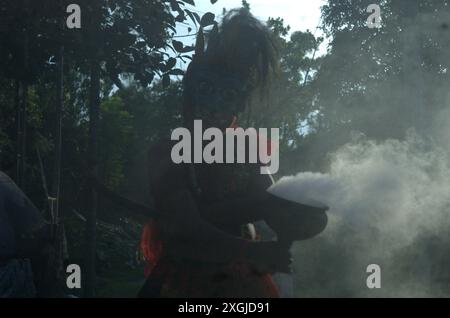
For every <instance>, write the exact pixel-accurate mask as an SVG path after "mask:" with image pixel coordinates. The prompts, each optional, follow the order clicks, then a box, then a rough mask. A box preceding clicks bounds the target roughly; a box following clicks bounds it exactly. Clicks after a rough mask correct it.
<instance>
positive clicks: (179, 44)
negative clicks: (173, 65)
mask: <svg viewBox="0 0 450 318" xmlns="http://www.w3.org/2000/svg"><path fill="white" fill-rule="evenodd" d="M172 45H173V48H174V49H175V51H177V52H180V53H182V51H183V48H184V45H183V43H182V42H180V41H177V40H172Z"/></svg>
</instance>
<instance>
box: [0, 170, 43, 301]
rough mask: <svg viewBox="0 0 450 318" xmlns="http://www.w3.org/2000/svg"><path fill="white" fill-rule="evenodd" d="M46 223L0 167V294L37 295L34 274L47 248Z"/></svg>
mask: <svg viewBox="0 0 450 318" xmlns="http://www.w3.org/2000/svg"><path fill="white" fill-rule="evenodd" d="M47 225H48V224H47V222H46V221H45V219H44V218H43V216H42V215H41V213H40V211H39V210H38V209H37V208H36V207H35V206H34V205H33V203H32V202H31V201H30V200H29V199H28V198H27V196H26V195H25V194H24V193H23V192H22V190H20V189H19V187H18V186H17V185H16V184H15V183H14V182H13V181H12V180H11V179H10V178H9V177H8V176H7V175H6V174H5V173H3V172H1V171H0V297H1V298H30V297H38V296H40V294H41V290H40V288H39V287H40V286H39V283H37V281H38V279H37V277H38V272H39V271H40V270H41V268H42V263H43V262H42V259H43V258H45V257H44V255H45V254H46V253H47V252H48V249H49V244H48V243H49V239H48V238H49V235H48V232H49V231H48V230H49V227H48V226H47ZM50 283H51V282H49V284H50Z"/></svg>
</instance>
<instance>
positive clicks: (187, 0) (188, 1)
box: [183, 0, 195, 6]
mask: <svg viewBox="0 0 450 318" xmlns="http://www.w3.org/2000/svg"><path fill="white" fill-rule="evenodd" d="M183 2H184V3H187V4H190V5H191V6H195V2H194V0H183Z"/></svg>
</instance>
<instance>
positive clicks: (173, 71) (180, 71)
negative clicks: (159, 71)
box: [168, 68, 184, 76]
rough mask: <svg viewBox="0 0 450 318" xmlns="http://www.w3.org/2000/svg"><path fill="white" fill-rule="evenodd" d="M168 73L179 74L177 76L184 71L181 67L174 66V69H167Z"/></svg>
mask: <svg viewBox="0 0 450 318" xmlns="http://www.w3.org/2000/svg"><path fill="white" fill-rule="evenodd" d="M168 74H170V75H179V76H183V75H184V71H183V70H181V69H179V68H175V69H173V70H171V71H169V73H168Z"/></svg>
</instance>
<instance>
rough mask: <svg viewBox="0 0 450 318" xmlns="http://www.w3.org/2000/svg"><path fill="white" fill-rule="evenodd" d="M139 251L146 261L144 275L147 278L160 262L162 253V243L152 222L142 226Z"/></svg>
mask: <svg viewBox="0 0 450 318" xmlns="http://www.w3.org/2000/svg"><path fill="white" fill-rule="evenodd" d="M141 251H142V254H143V255H144V258H145V261H146V266H145V269H144V275H145V277H148V276H149V275H150V274H151V273H152V271H153V269H154V268H155V266H156V265H157V264H158V262H159V261H160V259H161V256H162V252H163V242H162V240H160V237H159V231H158V228H157V226H156V223H155V222H154V221H150V222H148V223H147V224H146V225H145V226H144V230H143V231H142V237H141Z"/></svg>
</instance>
